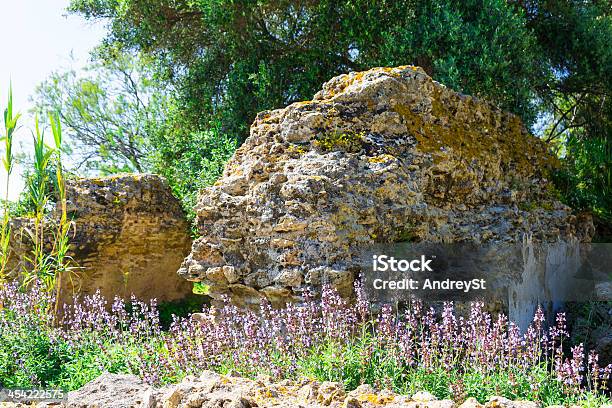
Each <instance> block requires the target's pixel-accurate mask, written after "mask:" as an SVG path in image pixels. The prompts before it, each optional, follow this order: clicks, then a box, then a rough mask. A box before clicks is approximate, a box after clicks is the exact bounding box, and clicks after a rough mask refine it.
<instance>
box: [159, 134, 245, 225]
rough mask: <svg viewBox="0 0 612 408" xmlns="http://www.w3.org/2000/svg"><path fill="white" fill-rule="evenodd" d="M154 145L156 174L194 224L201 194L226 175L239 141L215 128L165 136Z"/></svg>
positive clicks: (161, 136) (160, 137)
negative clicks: (164, 181) (222, 174)
mask: <svg viewBox="0 0 612 408" xmlns="http://www.w3.org/2000/svg"><path fill="white" fill-rule="evenodd" d="M152 144H153V145H154V146H155V148H154V150H153V153H152V158H151V161H152V167H153V170H154V171H155V172H157V173H159V174H161V175H163V176H164V177H165V178H166V179H167V180H168V182H169V184H170V186H171V188H172V190H173V193H174V194H175V196H176V197H178V198H179V199H180V200H181V202H182V203H183V209H184V210H185V213H186V214H187V218H188V219H189V220H190V221H193V220H194V219H195V210H194V206H195V204H196V200H197V196H198V192H199V191H200V190H201V189H202V188H204V187H206V186H210V185H212V184H213V183H214V182H215V181H216V180H217V179H218V178H219V176H220V175H221V173H223V168H224V166H225V163H226V162H227V160H228V159H229V158H230V157H231V156H232V154H233V153H234V151H235V150H236V147H237V142H236V140H235V139H233V138H231V137H230V136H228V135H226V134H225V133H222V132H221V131H220V129H219V126H217V125H214V126H212V127H211V129H210V130H207V131H201V132H191V133H189V134H187V135H184V134H177V133H173V132H169V133H165V134H163V135H159V136H158V137H156V138H155V139H154V140H153V141H152ZM194 233H195V232H194Z"/></svg>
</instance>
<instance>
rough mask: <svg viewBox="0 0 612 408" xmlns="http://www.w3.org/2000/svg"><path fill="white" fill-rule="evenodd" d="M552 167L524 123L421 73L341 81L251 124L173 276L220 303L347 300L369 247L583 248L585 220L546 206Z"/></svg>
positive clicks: (207, 193) (390, 72)
mask: <svg viewBox="0 0 612 408" xmlns="http://www.w3.org/2000/svg"><path fill="white" fill-rule="evenodd" d="M555 164H556V163H555V159H554V158H553V157H552V156H551V155H550V154H549V153H548V152H547V149H546V146H545V145H544V143H543V142H542V141H540V140H539V139H537V138H536V137H534V136H532V135H530V134H529V132H528V131H527V130H526V129H525V127H524V126H523V124H522V123H521V121H520V120H519V118H518V117H516V116H514V115H512V114H509V113H505V112H502V111H500V110H499V109H497V108H495V107H494V106H492V105H490V104H488V103H486V102H483V101H479V100H477V99H476V98H473V97H470V96H465V95H460V94H458V93H456V92H453V91H452V90H450V89H448V88H446V87H444V86H443V85H441V84H439V83H437V82H435V81H433V80H432V79H431V78H430V77H429V76H427V75H426V74H425V73H424V72H423V71H422V70H421V69H420V68H416V67H398V68H375V69H372V70H370V71H367V72H359V73H355V72H352V73H350V74H348V75H341V76H338V77H335V78H333V79H332V80H330V81H329V82H327V83H326V84H325V85H324V86H323V90H322V91H320V92H319V93H317V94H316V95H315V97H314V99H313V100H312V101H307V102H299V103H294V104H292V105H290V106H288V107H286V108H284V109H278V110H274V111H268V112H262V113H260V114H259V115H258V116H257V119H256V120H255V122H254V123H253V125H252V127H251V133H250V137H249V138H248V139H247V140H246V142H245V143H244V144H243V145H242V146H241V147H240V148H239V149H238V151H237V152H236V153H235V155H234V156H233V158H232V159H231V160H230V161H229V163H228V164H227V166H226V168H225V172H224V174H223V176H222V177H221V178H220V180H219V181H218V182H217V183H216V184H215V185H214V186H212V187H210V188H207V189H205V190H204V191H203V193H202V194H201V196H200V197H199V202H198V205H197V214H198V226H199V230H200V232H201V235H202V237H201V238H199V239H198V240H197V241H196V242H194V244H193V248H192V251H191V254H190V255H189V256H188V257H187V258H186V260H185V261H184V263H183V265H182V267H181V269H180V271H179V273H180V274H181V275H182V276H184V277H185V278H186V279H189V280H192V281H203V282H205V283H206V284H208V285H209V286H210V288H211V296H213V297H214V298H217V299H219V298H220V297H221V296H222V295H228V296H230V297H231V298H232V300H233V301H234V302H235V303H237V304H242V305H252V304H256V303H258V302H259V301H260V298H261V296H267V297H268V298H269V299H270V300H271V301H272V302H273V304H282V303H285V302H287V301H292V300H299V298H300V296H301V294H302V292H303V289H304V288H305V287H306V286H309V285H311V286H314V287H318V286H320V284H321V283H322V282H324V281H326V282H329V283H331V284H332V285H333V286H335V287H336V288H337V289H338V290H339V291H340V292H341V293H348V292H350V290H351V288H352V282H353V279H354V276H355V275H356V273H358V272H359V268H358V266H357V265H356V263H355V262H354V260H355V255H356V254H358V253H359V251H360V248H363V246H365V245H369V244H372V243H388V242H398V241H408V240H426V241H432V242H457V241H476V242H491V241H507V242H517V241H518V240H519V239H521V236H522V235H523V233H531V234H533V236H534V238H535V239H540V240H547V239H554V240H556V239H558V238H559V237H569V236H574V235H577V236H578V237H579V238H581V239H587V240H588V239H589V234H592V230H593V228H592V222H591V221H590V219H581V220H576V217H574V216H573V215H571V211H570V208H568V207H567V206H565V205H563V204H561V203H560V202H558V201H557V200H556V199H555V198H554V194H553V191H552V190H553V188H552V185H551V183H550V182H549V181H548V179H547V178H548V176H549V174H550V170H551V169H552V168H553V167H554V166H555Z"/></svg>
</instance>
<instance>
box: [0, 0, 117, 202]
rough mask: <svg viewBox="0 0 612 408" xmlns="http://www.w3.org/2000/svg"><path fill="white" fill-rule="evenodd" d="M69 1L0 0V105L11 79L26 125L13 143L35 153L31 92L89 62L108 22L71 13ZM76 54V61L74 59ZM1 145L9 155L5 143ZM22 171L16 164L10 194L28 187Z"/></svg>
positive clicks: (1, 175)
mask: <svg viewBox="0 0 612 408" xmlns="http://www.w3.org/2000/svg"><path fill="white" fill-rule="evenodd" d="M68 3H69V0H0V109H1V110H2V112H4V108H5V106H6V98H7V92H8V87H9V82H10V81H11V80H12V83H13V99H14V102H13V105H14V109H16V110H18V111H20V112H22V114H23V115H24V117H23V118H22V119H21V128H20V129H19V131H18V132H17V133H16V134H15V142H16V146H14V147H13V149H14V150H17V151H18V152H22V151H26V152H27V153H28V154H30V152H29V150H31V149H30V147H31V143H30V139H31V129H32V127H33V121H32V120H31V118H30V117H29V116H28V111H29V110H30V108H31V104H30V102H29V97H30V96H31V95H32V93H33V92H34V89H35V88H36V85H38V84H39V83H40V82H42V81H44V80H45V79H46V78H47V76H48V75H49V74H50V73H51V72H53V71H55V70H58V69H61V68H68V67H74V68H78V67H79V66H82V65H84V64H86V63H87V61H88V58H89V51H90V50H91V49H92V48H93V47H94V46H96V45H97V44H98V43H99V42H100V40H101V39H102V38H103V37H104V34H105V30H104V25H103V24H101V23H96V24H93V23H91V22H87V21H85V20H84V19H82V18H81V17H78V16H74V15H70V16H67V13H66V11H65V9H66V7H67V6H68ZM71 55H72V56H73V58H74V62H71V61H72V60H71ZM3 128H4V123H3V122H2V129H3ZM0 151H1V152H2V155H4V148H3V147H2V148H0ZM21 171H22V169H20V168H16V169H14V170H13V174H12V175H11V180H10V185H9V187H10V198H11V199H15V198H16V197H17V196H18V194H19V192H20V191H21V189H22V188H23V184H22V182H21V180H20V176H19V175H20V173H21ZM5 188H6V174H5V172H4V167H3V166H2V167H1V168H0V191H1V192H2V197H4V191H5Z"/></svg>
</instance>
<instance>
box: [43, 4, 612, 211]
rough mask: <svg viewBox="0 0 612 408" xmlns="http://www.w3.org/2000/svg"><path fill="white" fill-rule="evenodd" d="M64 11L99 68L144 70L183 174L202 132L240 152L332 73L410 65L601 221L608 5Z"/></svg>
mask: <svg viewBox="0 0 612 408" xmlns="http://www.w3.org/2000/svg"><path fill="white" fill-rule="evenodd" d="M69 11H70V12H72V13H76V14H79V15H81V16H83V17H85V18H87V19H101V20H103V21H105V22H106V23H107V24H108V35H107V37H106V39H105V40H104V41H103V43H102V44H100V46H99V47H98V49H97V51H96V57H97V58H98V60H99V61H102V62H103V63H104V64H107V65H108V64H111V63H112V62H113V61H115V60H116V58H117V52H121V53H122V54H123V55H132V56H139V58H145V59H146V61H147V65H146V67H144V68H145V69H146V71H147V72H149V73H154V74H153V75H154V77H155V83H156V84H160V85H163V87H165V88H163V89H166V90H171V91H169V92H168V93H170V94H171V95H172V101H171V104H170V105H169V106H166V107H165V108H164V109H165V115H166V116H165V119H164V130H163V132H148V133H147V132H145V133H147V135H146V136H145V137H144V139H145V141H146V142H147V143H148V142H150V141H151V140H157V142H156V143H158V146H160V145H161V146H166V147H170V146H176V147H177V149H176V150H172V149H171V148H166V149H157V148H153V150H154V151H157V153H158V154H157V157H158V158H159V157H161V156H163V159H161V160H158V161H157V163H164V165H163V166H162V167H164V166H167V167H168V168H172V167H173V166H174V165H175V164H176V163H178V162H181V163H183V164H182V165H181V166H184V164H185V163H187V162H190V163H191V158H193V154H192V153H193V152H194V149H195V151H198V152H201V149H199V148H198V147H197V146H198V144H199V142H198V141H199V140H200V139H199V138H200V137H201V136H202V134H203V133H201V132H205V133H206V132H210V131H211V130H212V131H213V132H214V134H216V135H219V137H221V138H222V139H223V140H235V141H237V142H238V143H240V142H241V141H242V140H244V138H245V137H246V136H247V134H248V128H249V125H250V123H251V122H252V121H253V119H254V117H255V115H256V113H257V112H258V111H262V110H266V109H270V108H277V107H282V106H285V105H287V104H289V103H291V102H294V101H298V100H305V99H309V98H310V97H312V95H313V94H314V93H315V92H316V91H318V90H319V89H320V87H321V84H322V83H323V82H325V81H326V80H328V79H330V78H331V77H333V76H334V75H337V74H340V73H344V72H348V71H351V70H364V69H369V68H371V67H374V66H394V65H405V64H415V65H419V66H421V67H423V68H424V69H425V71H426V72H427V73H429V74H430V75H431V76H432V77H433V78H434V79H436V80H438V81H440V82H442V83H444V84H445V85H447V86H449V87H451V88H453V89H455V90H458V91H460V92H463V93H467V94H471V95H475V96H479V97H481V98H485V99H487V100H489V101H491V102H493V103H495V104H497V105H498V106H500V107H501V108H503V109H506V110H509V111H511V112H514V113H516V114H518V115H520V116H521V117H522V118H523V120H524V121H525V123H526V124H527V125H528V126H534V129H536V130H537V132H538V133H539V134H540V136H541V137H543V138H544V139H546V140H548V141H549V142H550V143H551V147H553V148H555V149H556V150H557V151H558V153H559V155H560V157H561V158H563V160H564V163H565V168H564V172H562V173H561V174H560V175H559V180H560V182H559V186H560V188H561V189H562V190H564V191H563V192H562V193H563V194H564V195H565V198H566V199H567V201H568V202H571V203H572V204H573V205H574V206H575V207H576V208H579V209H580V208H585V209H590V210H593V211H594V212H595V213H597V214H599V215H601V216H603V217H607V218H610V219H612V136H611V135H612V102H611V96H612V47H610V44H612V15H611V13H612V4H611V3H610V1H609V0H605V1H601V0H438V1H432V0H404V1H394V0H376V1H375V0H333V1H332V0H294V1H289V0H71V3H70V6H69ZM118 50H119V51H118ZM62 86H64V87H67V88H70V87H73V86H72V85H70V84H63V85H60V86H59V87H62ZM46 93H47V94H48V95H51V94H52V92H51V91H50V90H47V92H46ZM162 93H163V92H162ZM47 99H48V98H47ZM168 112H171V113H168ZM132 133H134V132H132ZM153 133H154V134H153ZM139 134H141V133H139ZM207 140H208V139H207ZM160 152H162V153H160ZM160 154H161V156H160ZM198 154H199V153H198ZM128 156H129V155H128ZM126 157H127V156H126ZM128 162H130V163H131V164H132V165H133V163H132V160H131V159H129V158H128ZM181 166H178V167H181ZM133 167H136V168H137V166H133ZM166 170H167V169H166ZM174 170H176V169H174ZM174 170H172V171H174ZM167 171H168V173H172V171H170V170H167ZM587 175H588V176H587ZM585 177H588V178H585Z"/></svg>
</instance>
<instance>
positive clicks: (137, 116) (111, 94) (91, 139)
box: [34, 50, 168, 174]
mask: <svg viewBox="0 0 612 408" xmlns="http://www.w3.org/2000/svg"><path fill="white" fill-rule="evenodd" d="M109 52H110V51H109V50H107V53H109ZM112 54H113V55H112V58H111V57H110V55H107V57H108V58H106V59H105V60H101V59H97V60H96V62H94V63H92V64H90V65H89V66H87V67H86V68H85V69H83V70H82V71H75V70H69V71H65V72H61V71H60V72H55V73H53V74H51V76H50V77H49V78H48V79H47V80H46V81H45V82H43V83H42V84H40V85H39V86H38V88H37V90H36V93H35V97H34V102H35V106H36V108H35V109H36V110H37V111H39V112H46V111H49V112H58V114H59V115H60V119H61V121H62V123H64V124H65V127H66V131H67V136H68V137H69V138H70V140H71V142H72V148H71V150H72V152H73V155H72V156H73V159H75V160H76V168H77V169H84V170H86V171H87V170H93V171H96V172H100V173H102V174H108V173H116V172H120V171H138V172H142V171H146V170H150V169H151V165H150V163H149V162H148V157H149V154H150V151H151V144H150V139H151V136H152V134H153V133H155V132H158V131H161V128H162V127H163V124H164V121H165V119H166V111H167V104H168V98H167V95H166V92H165V90H164V89H163V88H162V87H160V86H158V82H157V81H155V78H154V75H153V72H152V70H151V68H150V66H149V65H148V64H147V63H146V62H145V61H143V60H142V59H139V58H135V57H132V56H131V55H129V54H125V53H121V52H118V51H117V50H114V51H113V53H112Z"/></svg>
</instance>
